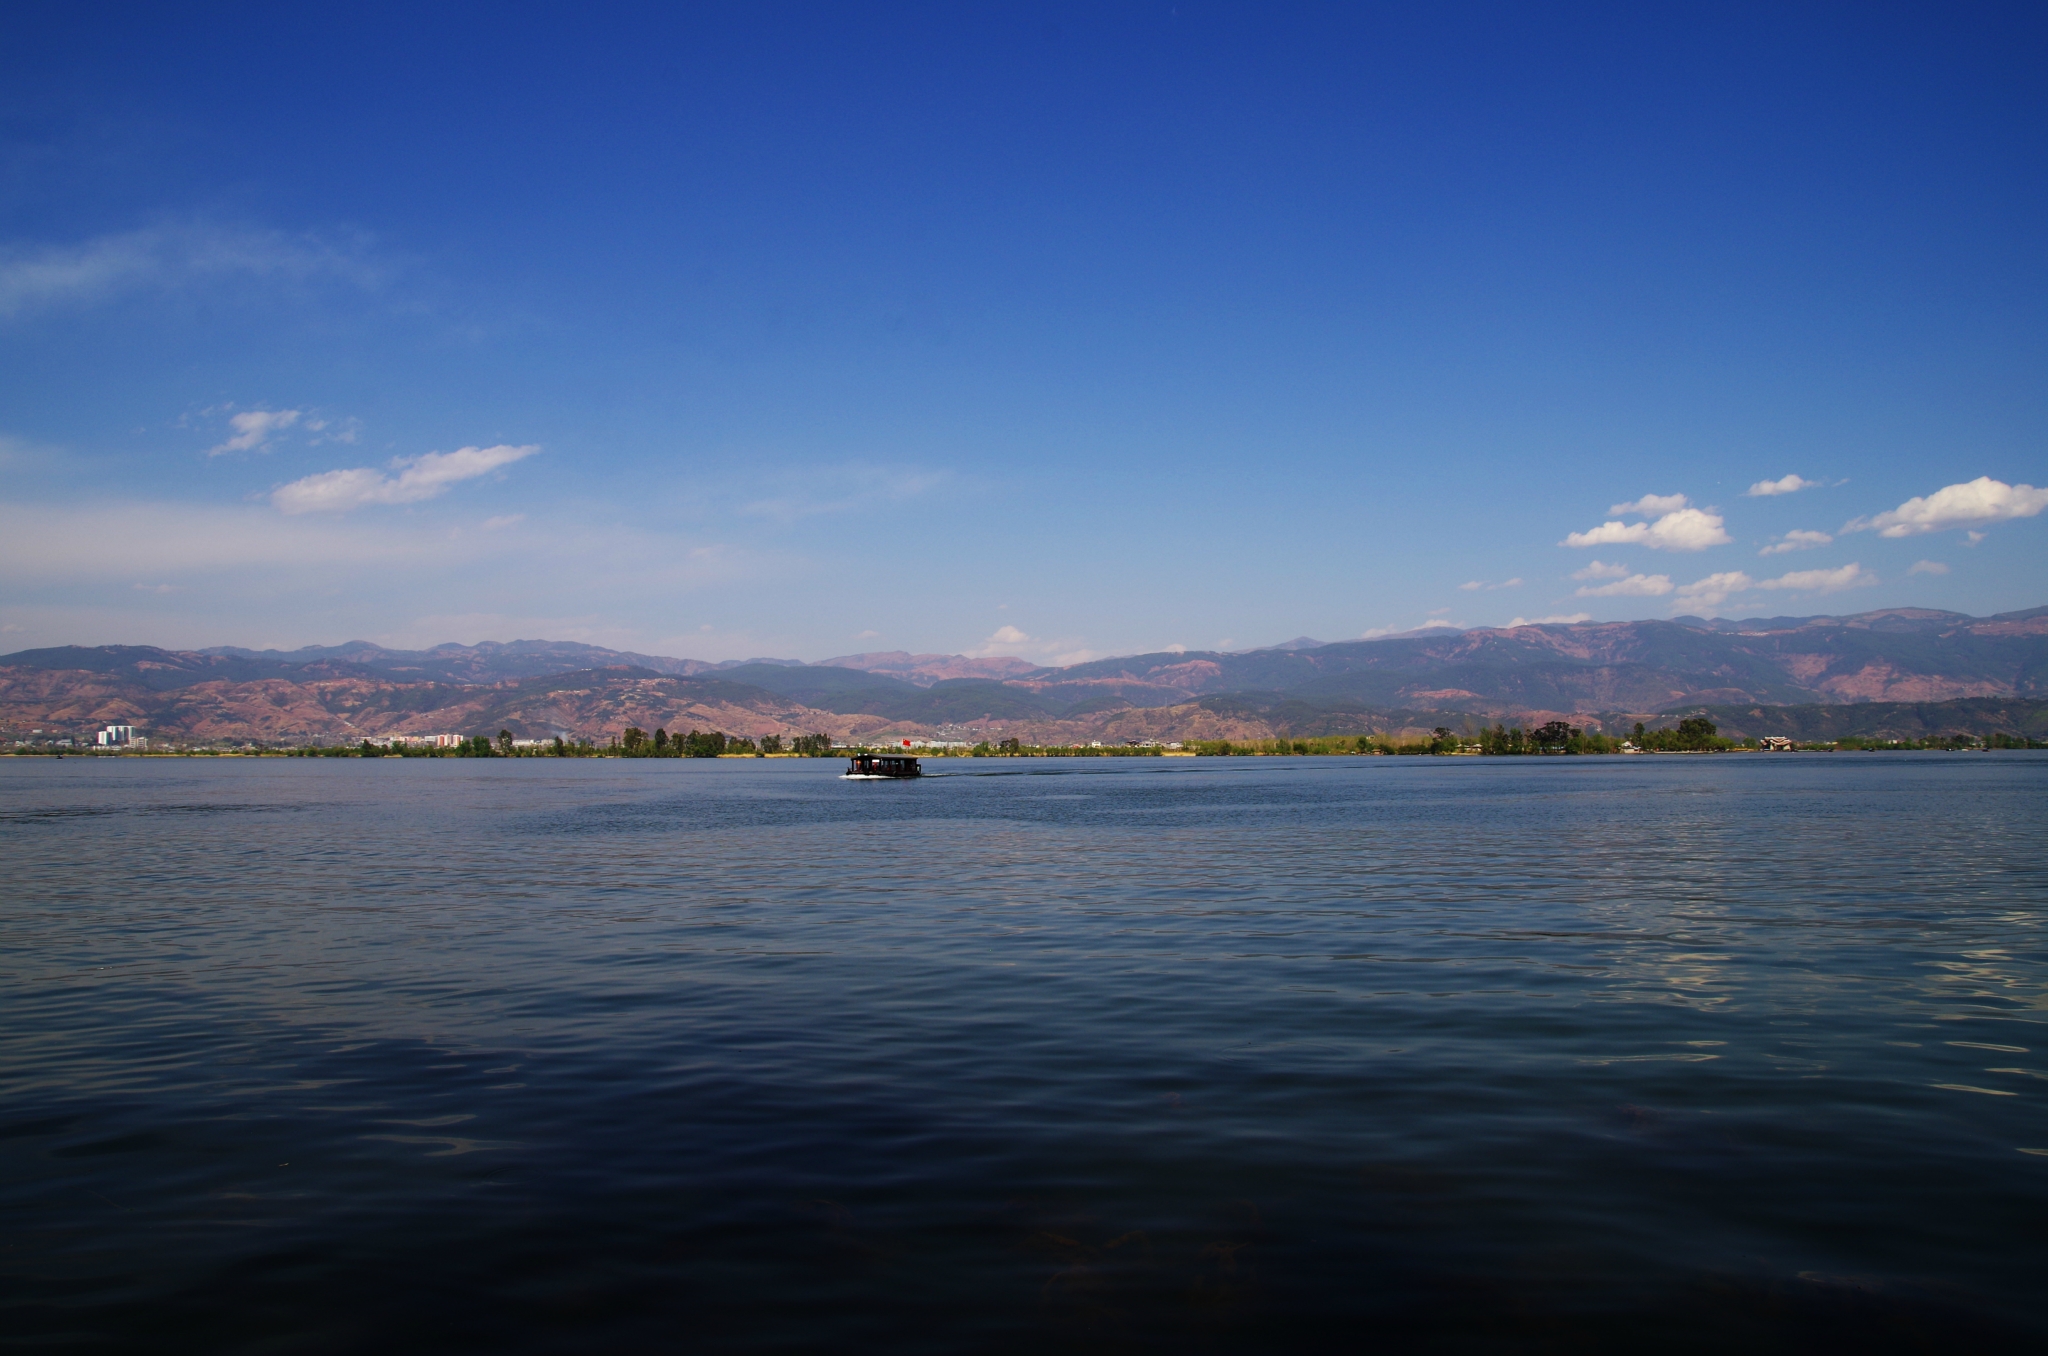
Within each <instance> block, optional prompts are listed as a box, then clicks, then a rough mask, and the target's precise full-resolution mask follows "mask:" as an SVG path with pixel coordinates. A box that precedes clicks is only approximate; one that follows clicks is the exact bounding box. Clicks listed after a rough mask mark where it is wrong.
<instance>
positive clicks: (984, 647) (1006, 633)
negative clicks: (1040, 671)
mask: <svg viewBox="0 0 2048 1356" xmlns="http://www.w3.org/2000/svg"><path fill="white" fill-rule="evenodd" d="M995 655H1012V656H1015V657H1017V658H1020V659H1031V660H1033V661H1034V662H1036V663H1040V664H1045V665H1047V666H1049V667H1052V668H1064V667H1065V666H1066V665H1068V664H1085V663H1087V662H1088V661H1089V660H1091V659H1100V658H1102V652H1101V651H1099V650H1090V649H1087V648H1085V647H1083V646H1081V645H1080V644H1079V642H1078V641H1076V640H1074V639H1073V638H1072V637H1065V638H1062V639H1059V640H1044V639H1041V638H1039V637H1037V636H1033V635H1028V634H1026V633H1025V632H1024V631H1022V630H1020V629H1018V628H1017V627H1015V626H1010V625H1007V624H1006V625H1003V626H998V627H997V628H996V629H995V630H994V631H993V632H992V633H991V634H990V635H989V638H988V639H987V640H984V641H983V642H982V643H981V644H979V645H977V646H975V647H974V648H973V649H971V650H969V651H967V656H968V657H969V658H970V659H987V658H990V657H992V656H995Z"/></svg>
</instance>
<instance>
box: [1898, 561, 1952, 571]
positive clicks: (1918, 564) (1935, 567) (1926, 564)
mask: <svg viewBox="0 0 2048 1356" xmlns="http://www.w3.org/2000/svg"><path fill="white" fill-rule="evenodd" d="M1906 573H1907V574H1947V573H1948V566H1946V565H1944V564H1942V563H1941V562H1940V561H1938V560H1916V561H1914V562H1913V568H1912V569H1910V570H1908V571H1906Z"/></svg>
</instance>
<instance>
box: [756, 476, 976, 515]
mask: <svg viewBox="0 0 2048 1356" xmlns="http://www.w3.org/2000/svg"><path fill="white" fill-rule="evenodd" d="M777 479H778V480H779V481H781V482H782V484H781V487H780V488H779V489H778V490H777V492H776V493H774V494H771V495H768V496H765V497H763V498H759V499H754V500H752V501H750V502H748V503H745V504H742V505H741V506H740V512H742V513H746V514H751V515H753V516H755V517H759V518H771V519H774V520H775V521H777V522H783V523H791V522H796V521H798V520H799V519H803V518H814V517H817V516H818V515H820V514H826V513H857V512H859V511H861V510H863V509H872V508H878V507H880V506H882V505H884V504H894V503H902V502H903V501H905V500H908V499H914V498H916V497H918V496H919V495H922V494H926V493H928V492H930V491H931V490H934V489H937V488H938V487H939V486H941V485H943V484H945V483H946V482H947V481H948V480H949V479H951V475H950V473H949V472H946V471H930V470H920V469H916V468H910V467H900V466H871V465H867V464H865V463H859V462H856V463H851V464H848V465H844V466H829V467H820V468H816V469H812V470H806V471H793V472H788V473H785V474H784V475H782V476H780V477H778V478H777Z"/></svg>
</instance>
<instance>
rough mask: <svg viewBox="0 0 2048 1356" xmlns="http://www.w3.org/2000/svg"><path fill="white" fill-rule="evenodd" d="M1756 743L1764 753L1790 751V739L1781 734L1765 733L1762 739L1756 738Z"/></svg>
mask: <svg viewBox="0 0 2048 1356" xmlns="http://www.w3.org/2000/svg"><path fill="white" fill-rule="evenodd" d="M1756 744H1757V747H1758V748H1760V749H1762V750H1763V751H1764V752H1765V753H1790V752H1792V741H1791V740H1789V739H1787V738H1785V736H1783V735H1765V736H1764V737H1763V738H1762V739H1759V740H1757V741H1756Z"/></svg>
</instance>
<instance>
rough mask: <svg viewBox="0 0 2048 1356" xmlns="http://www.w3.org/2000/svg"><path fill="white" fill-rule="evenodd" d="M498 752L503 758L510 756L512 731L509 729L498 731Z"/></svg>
mask: <svg viewBox="0 0 2048 1356" xmlns="http://www.w3.org/2000/svg"><path fill="white" fill-rule="evenodd" d="M498 754H499V756H500V757H503V758H510V757H511V756H512V732H511V731H510V730H500V731H498Z"/></svg>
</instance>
